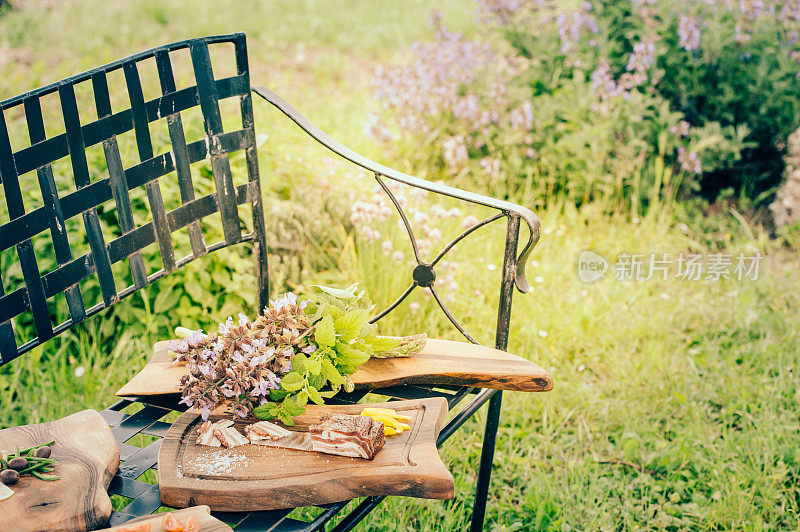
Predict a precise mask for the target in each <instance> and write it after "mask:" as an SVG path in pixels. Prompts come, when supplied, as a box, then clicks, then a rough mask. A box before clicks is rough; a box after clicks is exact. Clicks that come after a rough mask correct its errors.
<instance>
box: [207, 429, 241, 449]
mask: <svg viewBox="0 0 800 532" xmlns="http://www.w3.org/2000/svg"><path fill="white" fill-rule="evenodd" d="M231 425H233V423H231ZM214 436H216V437H217V439H218V440H219V442H220V443H221V444H222V445H223V446H224V447H227V448H229V449H230V448H232V447H238V446H240V445H245V444H247V443H250V440H248V439H247V438H245V437H244V436H242V433H241V432H239V431H238V430H236V427H232V426H230V425H229V426H225V427H222V428H215V429H214Z"/></svg>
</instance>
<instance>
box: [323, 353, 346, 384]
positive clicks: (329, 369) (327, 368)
mask: <svg viewBox="0 0 800 532" xmlns="http://www.w3.org/2000/svg"><path fill="white" fill-rule="evenodd" d="M322 374H323V375H324V376H325V378H326V379H328V380H329V381H331V382H332V383H333V384H344V378H343V377H342V375H341V373H339V371H338V370H337V369H336V367H335V366H334V365H333V363H332V362H331V361H330V359H327V358H326V359H324V360H323V361H322Z"/></svg>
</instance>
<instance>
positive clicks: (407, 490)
mask: <svg viewBox="0 0 800 532" xmlns="http://www.w3.org/2000/svg"><path fill="white" fill-rule="evenodd" d="M368 406H375V407H384V408H393V409H395V410H397V411H398V413H402V414H403V415H406V416H408V417H410V418H412V419H411V421H410V422H409V425H411V430H406V431H403V432H402V433H401V434H397V435H394V436H387V438H386V444H385V445H384V446H383V448H382V449H381V450H380V452H378V454H377V455H376V456H375V458H374V459H373V460H363V459H361V458H348V457H344V456H335V455H329V454H322V453H315V452H309V451H301V450H295V449H285V448H280V447H267V446H260V445H243V446H240V447H234V448H233V449H224V448H219V447H205V446H200V445H197V443H196V439H197V431H198V428H199V425H200V423H201V422H202V419H200V416H199V414H197V413H195V412H191V411H190V412H186V413H184V414H183V415H181V417H179V418H178V420H177V421H175V423H174V424H173V425H172V427H170V429H169V431H168V432H167V435H166V436H165V437H164V440H163V442H162V444H161V450H160V451H159V453H158V482H159V490H160V492H161V501H162V503H163V504H164V505H166V506H172V507H175V508H180V507H184V506H193V505H197V504H207V505H208V506H210V507H211V508H212V509H214V510H216V511H226V512H227V511H251V510H275V509H278V508H294V507H298V506H307V505H311V504H327V503H332V502H338V501H345V500H349V499H352V498H354V497H364V496H367V495H406V496H410V497H424V498H429V499H451V498H453V494H454V484H453V477H452V475H451V474H450V473H449V472H448V471H447V468H445V466H444V464H443V463H442V461H441V459H440V458H439V452H438V449H437V448H436V437H437V435H438V434H439V430H440V429H441V427H442V424H443V423H444V421H445V418H446V417H447V402H446V401H445V400H444V399H442V398H441V397H434V398H431V399H418V400H414V401H395V402H391V403H376V404H360V405H342V406H339V405H321V406H317V405H309V406H308V407H307V408H306V413H305V414H303V415H302V416H297V417H295V418H294V421H295V423H296V425H295V426H294V427H287V428H288V429H289V430H291V431H293V432H296V433H297V434H298V440H302V439H303V433H307V431H308V428H309V426H310V425H314V424H317V423H319V422H320V418H321V417H322V416H323V415H324V414H327V413H342V414H360V413H361V410H362V409H363V408H365V407H368ZM215 418H216V419H219V418H220V416H214V415H213V414H212V416H211V418H210V419H212V420H213V419H215ZM255 421H258V420H257V419H249V420H246V422H244V423H239V422H237V424H236V427H237V428H238V429H239V431H240V432H242V430H241V429H242V427H243V426H244V425H246V424H248V423H253V422H255Z"/></svg>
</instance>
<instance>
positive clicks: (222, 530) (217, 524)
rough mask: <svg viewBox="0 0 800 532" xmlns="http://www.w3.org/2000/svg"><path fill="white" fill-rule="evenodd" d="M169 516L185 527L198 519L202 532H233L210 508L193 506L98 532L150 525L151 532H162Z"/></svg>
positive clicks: (132, 520)
mask: <svg viewBox="0 0 800 532" xmlns="http://www.w3.org/2000/svg"><path fill="white" fill-rule="evenodd" d="M167 514H172V515H174V516H175V517H177V518H178V519H180V521H181V523H183V524H184V525H185V524H186V521H188V520H189V518H190V517H196V518H197V521H198V522H199V523H200V532H231V531H232V530H233V529H232V528H231V527H229V526H228V525H226V524H225V523H223V522H222V521H220V520H219V519H217V518H215V517H211V509H210V508H209V507H208V506H192V507H191V508H184V509H183V510H175V511H174V512H163V513H160V514H153V515H147V516H145V517H138V518H136V519H131V520H130V521H127V522H125V523H123V524H121V525H119V526H115V527H112V528H104V529H103V530H98V531H97V532H117V531H118V530H125V529H126V528H129V527H132V526H136V525H141V524H144V523H150V526H151V529H150V532H161V531H162V530H164V528H163V527H162V526H161V520H162V519H164V516H165V515H167Z"/></svg>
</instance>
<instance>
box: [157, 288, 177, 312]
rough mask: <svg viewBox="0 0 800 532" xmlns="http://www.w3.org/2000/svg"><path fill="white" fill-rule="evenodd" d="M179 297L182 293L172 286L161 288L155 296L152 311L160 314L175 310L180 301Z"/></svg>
mask: <svg viewBox="0 0 800 532" xmlns="http://www.w3.org/2000/svg"><path fill="white" fill-rule="evenodd" d="M181 295H182V292H181V291H180V290H178V289H176V288H175V286H174V285H173V286H168V287H164V288H162V289H161V290H160V291H159V292H158V295H157V296H156V301H155V303H154V304H153V311H154V312H155V313H156V314H162V313H164V312H167V311H168V310H171V309H173V308H175V307H176V306H177V305H178V301H180V299H181Z"/></svg>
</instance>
